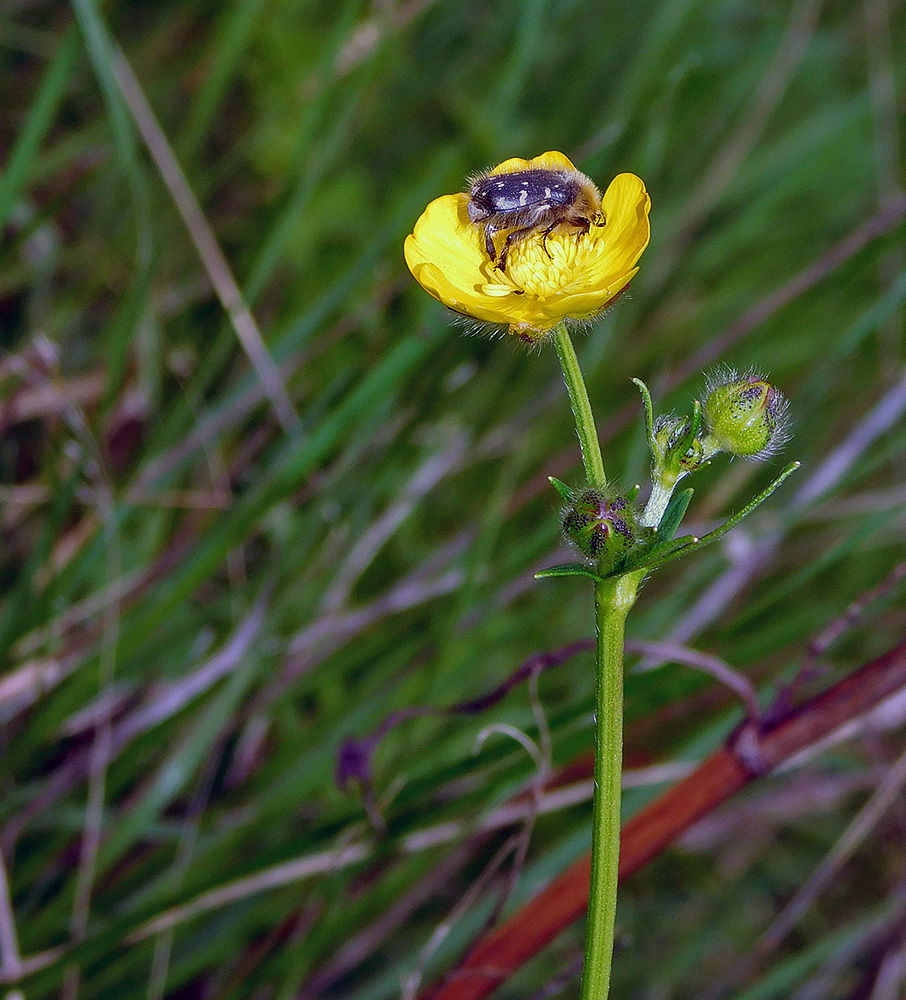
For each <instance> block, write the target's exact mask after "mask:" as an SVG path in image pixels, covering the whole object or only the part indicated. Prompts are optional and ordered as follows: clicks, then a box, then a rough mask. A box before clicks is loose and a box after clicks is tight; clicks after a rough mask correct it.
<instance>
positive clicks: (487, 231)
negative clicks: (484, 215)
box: [484, 225, 497, 264]
mask: <svg viewBox="0 0 906 1000" xmlns="http://www.w3.org/2000/svg"><path fill="white" fill-rule="evenodd" d="M496 232H497V230H496V229H495V228H494V227H493V226H491V225H487V226H485V227H484V249H485V253H486V254H487V255H488V258H489V259H490V261H491V263H492V264H494V263H496V261H497V249H496V248H495V246H494V233H496Z"/></svg>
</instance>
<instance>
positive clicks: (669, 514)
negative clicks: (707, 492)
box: [657, 489, 695, 544]
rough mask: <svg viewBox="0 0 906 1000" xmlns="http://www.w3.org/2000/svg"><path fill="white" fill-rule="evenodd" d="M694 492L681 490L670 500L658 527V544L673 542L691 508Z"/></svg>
mask: <svg viewBox="0 0 906 1000" xmlns="http://www.w3.org/2000/svg"><path fill="white" fill-rule="evenodd" d="M694 492H695V491H694V490H692V489H688V490H680V492H679V493H674V494H673V496H672V497H671V498H670V503H668V504H667V509H666V510H665V511H664V516H663V517H662V518H661V523H660V524H659V525H658V526H657V542H658V543H659V544H660V543H662V542H669V541H672V540H673V536H674V535H675V534H676V530H677V528H679V526H680V524H681V523H682V520H683V518H684V517H685V516H686V508H687V507H688V506H689V501H690V500H691V499H692V494H693V493H694Z"/></svg>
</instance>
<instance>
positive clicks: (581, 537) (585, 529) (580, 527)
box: [562, 489, 635, 565]
mask: <svg viewBox="0 0 906 1000" xmlns="http://www.w3.org/2000/svg"><path fill="white" fill-rule="evenodd" d="M562 525H563V534H564V535H565V536H566V540H567V541H568V542H569V543H570V544H571V545H574V546H575V547H576V548H577V549H578V550H579V551H580V552H581V553H582V554H583V555H586V556H588V557H589V558H590V559H595V560H598V561H603V562H605V563H608V564H610V565H613V564H615V563H616V562H617V560H618V559H619V558H620V557H621V556H622V555H624V554H625V553H626V552H628V551H629V549H630V548H631V546H632V543H633V541H634V538H635V515H634V513H633V510H632V507H631V506H630V504H629V502H628V501H627V500H626V498H625V497H621V496H615V495H613V494H611V493H607V492H605V491H604V490H599V489H586V490H583V491H582V492H581V493H580V494H579V495H578V496H577V497H576V498H575V499H574V500H573V502H572V503H571V504H570V505H569V507H568V508H567V509H566V511H565V513H564V515H563V520H562Z"/></svg>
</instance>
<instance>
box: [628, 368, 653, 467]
mask: <svg viewBox="0 0 906 1000" xmlns="http://www.w3.org/2000/svg"><path fill="white" fill-rule="evenodd" d="M632 381H633V382H635V384H636V385H637V386H638V388H639V392H640V393H641V394H642V401H643V402H644V404H645V435H646V437H647V439H648V448H649V450H650V451H651V459H652V461H654V459H655V456H656V455H657V451H656V448H655V443H654V407H653V406H652V404H651V392H650V391H649V389H648V386H647V385H645V383H644V382H643V381H642V380H641V379H640V378H634V379H633V380H632Z"/></svg>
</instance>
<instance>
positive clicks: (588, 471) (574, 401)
mask: <svg viewBox="0 0 906 1000" xmlns="http://www.w3.org/2000/svg"><path fill="white" fill-rule="evenodd" d="M554 343H555V344H556V345H557V355H558V356H559V358H560V367H561V368H562V369H563V381H564V382H566V388H567V390H568V392H569V401H570V405H571V406H572V409H573V416H574V417H575V420H576V433H577V434H578V435H579V445H580V446H581V448H582V462H583V464H584V465H585V475H586V477H587V479H588V485H589V486H602V487H603V486H606V485H607V477H606V476H605V475H604V459H603V458H602V457H601V444H600V442H599V441H598V432H597V430H596V428H595V418H594V416H593V415H592V412H591V403H590V402H589V399H588V390H587V389H586V388H585V380H584V379H583V378H582V370H581V369H580V368H579V359H578V358H577V357H576V349H575V348H574V347H573V342H572V340H571V339H570V336H569V332H568V331H567V329H566V327H565V326H564V325H563V324H562V323H561V324H560V325H559V326H557V327H555V328H554Z"/></svg>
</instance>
